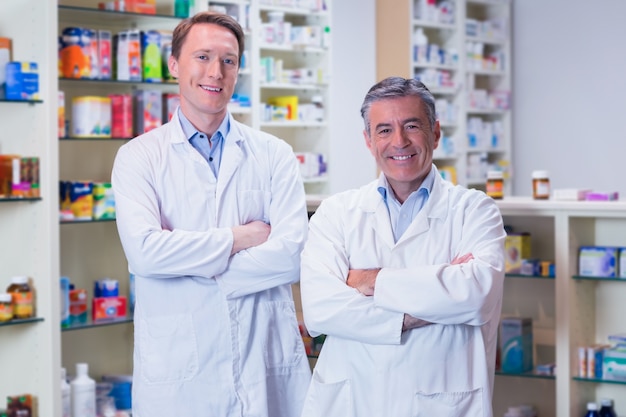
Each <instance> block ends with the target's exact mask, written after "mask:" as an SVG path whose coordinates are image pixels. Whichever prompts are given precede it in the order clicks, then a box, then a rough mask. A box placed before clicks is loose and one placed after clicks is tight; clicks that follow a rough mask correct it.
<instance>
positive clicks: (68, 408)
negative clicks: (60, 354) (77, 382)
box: [61, 368, 72, 417]
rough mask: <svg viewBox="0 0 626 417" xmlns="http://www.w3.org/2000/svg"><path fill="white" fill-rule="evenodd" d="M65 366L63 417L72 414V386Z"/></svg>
mask: <svg viewBox="0 0 626 417" xmlns="http://www.w3.org/2000/svg"><path fill="white" fill-rule="evenodd" d="M66 378H67V373H66V371H65V368H61V417H71V416H72V403H71V388H70V384H69V383H68V382H67V379H66Z"/></svg>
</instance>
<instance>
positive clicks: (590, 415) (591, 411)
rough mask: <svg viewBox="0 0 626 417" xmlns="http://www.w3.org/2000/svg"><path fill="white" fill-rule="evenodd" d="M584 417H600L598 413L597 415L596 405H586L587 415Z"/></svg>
mask: <svg viewBox="0 0 626 417" xmlns="http://www.w3.org/2000/svg"><path fill="white" fill-rule="evenodd" d="M585 417H600V413H598V404H596V403H587V413H586V414H585Z"/></svg>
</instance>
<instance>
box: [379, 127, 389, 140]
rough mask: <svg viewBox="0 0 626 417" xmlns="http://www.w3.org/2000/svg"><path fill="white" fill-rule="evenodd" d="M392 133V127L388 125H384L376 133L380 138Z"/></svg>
mask: <svg viewBox="0 0 626 417" xmlns="http://www.w3.org/2000/svg"><path fill="white" fill-rule="evenodd" d="M390 134H391V129H390V128H388V127H383V128H380V129H378V130H376V135H377V136H378V137H380V138H385V137H387V136H389V135H390Z"/></svg>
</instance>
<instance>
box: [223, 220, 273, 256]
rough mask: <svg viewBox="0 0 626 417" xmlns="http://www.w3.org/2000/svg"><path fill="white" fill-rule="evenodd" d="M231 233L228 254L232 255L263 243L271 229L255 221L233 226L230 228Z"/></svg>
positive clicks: (265, 224) (267, 225)
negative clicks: (231, 242)
mask: <svg viewBox="0 0 626 417" xmlns="http://www.w3.org/2000/svg"><path fill="white" fill-rule="evenodd" d="M232 231H233V248H232V249H231V251H230V254H231V255H234V254H236V253H237V252H239V251H241V250H244V249H248V248H251V247H253V246H259V245H260V244H261V243H265V242H266V241H267V238H268V237H269V235H270V232H271V231H272V227H271V226H270V225H269V224H267V223H264V222H262V221H260V220H255V221H253V222H250V223H248V224H244V225H241V226H235V227H233V228H232Z"/></svg>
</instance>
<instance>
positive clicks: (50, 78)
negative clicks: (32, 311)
mask: <svg viewBox="0 0 626 417" xmlns="http://www.w3.org/2000/svg"><path fill="white" fill-rule="evenodd" d="M55 16H56V5H55V4H52V3H51V2H44V3H42V2H40V1H38V0H5V1H2V2H0V36H2V37H8V38H11V39H12V46H13V60H15V61H27V62H36V63H37V64H38V68H39V95H40V99H39V100H35V101H29V102H20V101H13V100H0V125H1V126H2V129H1V130H0V153H3V154H11V153H14V154H19V155H24V156H37V157H39V158H40V186H41V188H40V189H41V193H42V197H41V198H29V199H6V200H3V201H2V203H1V204H0V230H1V231H2V234H1V236H0V253H1V255H0V287H1V288H2V289H3V290H4V289H6V287H8V285H9V281H10V279H11V277H12V276H14V275H27V276H29V277H31V278H32V280H33V286H34V288H35V291H36V317H35V318H34V319H32V320H16V321H12V322H8V323H3V325H2V326H0V368H2V374H3V376H4V377H3V378H2V381H0V398H2V401H3V402H2V403H0V408H6V402H4V401H6V397H7V396H8V395H20V394H26V393H29V394H32V395H35V396H36V397H37V399H38V403H39V409H40V410H44V413H54V414H55V415H59V413H60V406H59V402H58V401H57V400H56V399H57V398H58V397H59V396H60V390H59V384H58V383H57V381H59V379H60V333H59V330H58V329H59V326H58V323H59V303H58V301H57V300H58V298H59V288H58V287H59V286H58V279H57V277H58V274H59V251H58V238H59V226H58V223H57V222H56V219H57V217H56V213H57V211H58V198H57V192H56V189H57V180H58V174H57V171H58V153H57V146H56V142H55V141H54V136H53V132H55V129H56V107H55V106H54V105H51V103H55V102H56V101H55V94H56V74H54V73H53V72H52V71H48V69H49V68H55V66H56V40H55V34H56V18H55Z"/></svg>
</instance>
